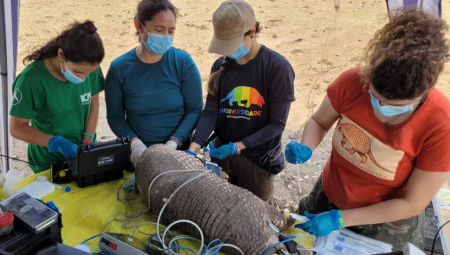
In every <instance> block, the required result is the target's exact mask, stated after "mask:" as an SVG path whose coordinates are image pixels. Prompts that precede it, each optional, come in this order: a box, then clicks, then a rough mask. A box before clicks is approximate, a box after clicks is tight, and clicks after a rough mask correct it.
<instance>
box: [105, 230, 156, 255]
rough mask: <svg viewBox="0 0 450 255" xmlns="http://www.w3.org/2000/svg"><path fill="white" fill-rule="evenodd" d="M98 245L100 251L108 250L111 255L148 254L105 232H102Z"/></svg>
mask: <svg viewBox="0 0 450 255" xmlns="http://www.w3.org/2000/svg"><path fill="white" fill-rule="evenodd" d="M98 246H99V247H100V249H101V250H102V251H105V250H106V251H108V252H110V253H111V254H113V255H148V253H146V252H144V251H141V250H139V249H137V248H136V247H134V246H131V245H129V244H128V243H125V242H124V241H121V240H119V239H117V238H115V237H113V236H111V235H109V234H107V233H102V235H101V237H100V241H99V242H98Z"/></svg>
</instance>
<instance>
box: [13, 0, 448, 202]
mask: <svg viewBox="0 0 450 255" xmlns="http://www.w3.org/2000/svg"><path fill="white" fill-rule="evenodd" d="M172 2H173V3H174V4H175V6H176V7H178V8H179V11H180V15H179V19H178V22H177V30H176V35H175V40H174V46H175V47H178V48H181V49H183V50H185V51H187V52H188V53H190V54H191V55H192V57H193V59H194V60H195V62H196V64H197V66H198V68H199V70H200V72H201V75H202V79H203V82H204V84H205V83H206V80H207V78H208V75H209V70H210V67H211V64H212V63H213V61H214V60H215V59H216V58H217V55H214V54H209V53H207V48H208V45H209V42H210V39H211V37H212V35H213V30H212V23H211V18H212V13H213V11H214V10H215V9H216V8H217V7H218V6H219V4H220V2H221V0H173V1H172ZM249 2H250V3H251V4H252V5H253V7H254V9H255V12H256V16H257V19H258V20H259V21H260V22H261V24H262V28H263V30H262V33H261V34H260V36H259V41H260V42H261V43H262V44H265V45H266V46H268V47H269V48H271V49H273V50H275V51H277V52H279V53H281V54H282V55H283V56H285V57H286V58H287V59H288V60H289V61H290V63H291V64H292V66H293V68H294V70H295V72H296V79H295V95H296V98H297V100H296V101H295V102H294V103H293V105H292V107H291V112H290V116H289V121H288V124H287V127H286V131H285V133H284V136H283V142H284V143H285V144H286V143H288V142H289V141H290V140H291V138H297V137H298V132H297V131H298V130H299V128H300V127H301V126H302V124H303V123H304V122H305V120H306V119H307V118H308V116H309V115H310V113H311V112H312V111H314V109H316V108H317V106H318V105H319V104H320V102H321V100H322V99H323V97H324V95H325V89H326V87H327V85H328V84H329V83H330V82H331V81H333V79H335V78H336V77H337V76H338V75H339V74H340V73H341V72H343V71H344V70H346V69H348V68H351V67H354V66H356V65H358V64H359V63H360V61H361V60H362V58H361V56H362V52H363V49H364V47H365V45H366V43H367V42H368V41H369V39H370V38H371V37H372V36H373V34H374V32H375V31H376V30H377V29H378V28H379V27H381V26H382V25H383V24H385V23H386V21H387V11H386V3H385V1H384V0H372V1H367V0H366V1H361V0H351V1H347V0H344V1H342V2H341V8H340V10H339V12H335V10H334V7H333V5H334V4H333V1H331V0H249ZM449 2H450V1H448V0H445V1H443V18H444V19H445V20H449V19H448V18H449V15H450V5H449V4H448V3H449ZM137 3H138V1H137V0H127V1H123V0H122V1H119V0H97V1H90V0H77V1H69V0H40V1H31V0H22V1H21V9H20V31H19V50H18V59H19V65H18V70H17V71H18V72H20V71H21V70H22V69H23V67H24V66H23V65H22V64H20V62H21V59H23V57H24V56H25V55H26V54H27V53H29V52H30V51H31V49H32V48H33V47H34V46H36V45H42V44H43V43H45V42H46V41H48V40H49V38H51V37H53V36H56V35H57V33H58V32H59V31H61V30H62V29H63V28H64V27H65V26H67V25H68V24H69V23H71V22H73V21H74V20H77V21H83V20H85V19H91V20H93V21H94V22H95V24H96V26H97V28H98V32H99V34H100V35H101V37H102V39H103V42H104V44H105V48H106V57H105V60H104V62H103V63H102V64H101V66H102V68H103V71H104V73H106V71H107V70H108V67H109V64H110V62H111V61H112V60H113V59H115V58H117V57H118V56H120V55H122V54H123V53H125V52H127V51H128V50H130V49H132V48H134V47H136V46H137V37H136V36H135V35H134V33H135V29H134V25H133V17H134V13H135V11H136V5H137ZM449 75H450V72H449V68H448V67H447V68H446V69H445V71H444V74H443V75H442V76H441V79H440V82H439V85H438V87H439V88H440V89H441V90H442V91H443V92H444V93H445V94H446V95H447V96H448V95H450V86H449V83H450V79H449ZM97 132H98V134H99V136H100V141H104V140H110V139H113V138H114V135H113V133H112V132H111V130H110V129H109V126H108V124H107V122H106V112H105V102H104V98H102V106H101V113H100V121H99V125H98V129H97ZM330 143H331V139H330V135H328V136H327V137H326V138H325V139H324V141H323V143H322V145H321V146H320V147H319V148H318V150H316V151H315V152H314V156H313V158H312V159H311V160H310V161H309V162H307V163H306V164H303V165H300V166H298V171H297V167H296V166H294V165H289V166H288V167H287V169H286V170H285V171H284V172H282V173H281V174H280V175H279V176H277V179H276V180H277V181H276V199H277V200H278V201H279V203H280V205H283V206H284V205H291V206H296V205H297V203H298V200H299V198H300V197H301V196H303V195H306V194H308V193H309V191H310V190H311V188H312V186H313V185H314V183H315V181H316V179H317V177H318V176H319V175H320V173H321V171H322V168H323V165H324V164H325V162H326V160H327V158H328V156H329V154H330V149H331V145H330ZM14 153H15V155H17V156H18V157H19V158H21V159H26V144H25V143H23V142H21V141H15V142H14ZM14 166H15V168H16V169H19V170H23V171H29V169H28V168H27V166H26V164H23V163H18V162H16V163H15V164H14ZM298 182H299V183H300V187H301V191H300V192H299V186H298Z"/></svg>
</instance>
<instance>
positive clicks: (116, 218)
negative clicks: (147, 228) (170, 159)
mask: <svg viewBox="0 0 450 255" xmlns="http://www.w3.org/2000/svg"><path fill="white" fill-rule="evenodd" d="M199 171H201V172H202V173H200V174H198V175H195V176H193V177H191V178H190V179H188V180H187V181H185V182H183V183H182V184H181V185H180V186H179V187H177V188H176V189H175V191H174V192H173V193H172V194H171V195H170V196H169V198H164V200H163V201H164V205H163V207H162V208H161V210H160V212H159V215H158V216H157V222H156V223H155V222H143V223H139V224H138V222H137V221H138V219H139V218H140V217H142V216H143V215H144V214H150V213H148V211H149V210H150V196H151V187H152V186H153V184H154V183H155V181H156V180H157V179H158V178H159V177H161V176H163V175H165V174H168V173H177V172H184V173H186V172H199ZM210 172H211V170H206V169H193V170H172V171H167V172H164V173H161V174H159V175H158V176H156V177H155V178H154V179H153V180H152V182H151V183H150V186H149V189H148V207H147V208H146V209H144V210H143V208H145V205H144V204H143V203H142V202H140V203H141V210H140V211H139V213H138V214H136V215H129V214H128V209H130V207H129V205H130V204H134V203H129V201H132V200H137V199H138V198H140V197H141V196H137V195H133V196H132V197H131V198H127V195H130V194H128V193H125V197H124V198H121V197H120V190H122V187H123V186H124V185H125V183H126V182H127V179H125V182H123V183H122V184H121V185H120V186H119V187H118V191H117V200H118V201H120V202H122V203H124V204H125V206H126V211H125V213H123V212H116V214H115V215H114V219H113V220H111V221H109V222H107V223H106V224H105V226H104V228H103V231H104V232H105V230H106V227H107V225H108V224H109V223H111V222H113V221H116V222H119V223H123V224H122V227H123V228H124V229H132V228H136V229H137V230H138V231H139V232H140V233H142V234H145V235H151V234H148V233H145V232H143V231H141V230H139V226H142V225H148V224H152V225H156V230H157V233H159V234H158V235H157V237H158V241H159V242H160V243H161V244H162V246H163V249H159V248H155V247H153V246H151V245H150V240H151V237H150V238H149V239H148V241H147V245H148V246H149V248H150V249H153V250H157V251H163V252H167V253H169V254H171V255H179V254H180V253H179V252H180V249H181V250H185V251H190V252H191V253H193V254H194V255H206V254H208V253H211V252H214V253H212V254H213V255H214V254H217V252H219V250H220V248H221V247H224V246H226V247H232V248H235V249H237V250H239V251H240V252H241V253H242V254H244V253H243V252H242V250H240V249H239V247H237V246H235V245H232V244H224V243H223V242H222V241H220V240H218V239H216V240H213V241H212V242H210V244H209V245H208V246H207V248H209V246H210V245H212V244H213V243H214V242H220V244H219V245H217V246H215V247H213V248H211V249H209V251H206V250H207V249H204V235H203V231H202V229H201V228H200V227H199V226H198V225H197V224H196V223H195V222H192V221H190V220H178V221H175V222H173V223H172V224H170V225H169V226H167V227H166V226H164V225H162V224H160V222H161V218H162V215H163V212H164V210H165V208H166V207H167V205H168V204H169V202H170V200H171V199H172V198H173V197H174V196H175V195H176V194H177V193H178V191H179V190H181V189H182V188H183V187H184V186H186V185H187V184H189V183H191V182H192V181H194V180H196V179H197V178H200V177H202V176H203V175H206V174H208V173H210ZM136 203H137V202H136ZM131 209H132V208H131ZM150 215H151V214H150ZM119 216H122V217H123V218H121V217H119ZM154 217H155V218H156V216H154ZM133 221H134V222H135V223H134V225H132V226H129V225H128V224H129V223H131V222H133ZM178 223H188V224H191V225H193V226H194V227H196V228H197V230H198V231H199V233H200V237H201V240H199V239H197V238H195V237H192V236H189V235H178V236H175V237H174V236H173V235H172V233H171V232H170V228H172V227H173V226H174V225H176V224H178ZM160 226H162V227H163V228H164V229H165V230H164V231H159V230H160V228H159V227H160ZM161 233H163V235H162V236H161ZM167 235H169V236H170V237H171V239H170V241H169V243H168V246H166V244H165V242H163V241H162V240H165V239H166V236H167ZM181 239H184V240H194V241H196V242H199V243H200V248H199V251H198V252H197V253H195V252H194V251H193V250H192V249H190V248H187V247H183V246H181V245H180V244H179V242H178V241H179V240H181ZM172 244H174V245H175V246H172ZM173 249H176V251H175V252H174V251H172V250H173ZM203 250H205V252H203Z"/></svg>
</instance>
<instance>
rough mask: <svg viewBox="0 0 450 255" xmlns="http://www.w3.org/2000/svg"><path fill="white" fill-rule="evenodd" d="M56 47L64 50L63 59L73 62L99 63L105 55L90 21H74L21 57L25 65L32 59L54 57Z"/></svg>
mask: <svg viewBox="0 0 450 255" xmlns="http://www.w3.org/2000/svg"><path fill="white" fill-rule="evenodd" d="M58 49H62V50H63V51H64V59H65V60H67V61H71V62H74V63H82V62H87V63H90V64H99V63H100V62H102V60H103V57H104V56H105V50H104V48H103V42H102V39H101V38H100V36H99V35H98V33H97V28H96V27H95V25H94V23H93V22H92V21H89V20H87V21H85V22H83V23H79V22H75V23H73V24H72V25H70V26H69V27H68V28H67V29H66V30H64V31H63V32H62V33H61V34H60V35H58V36H57V37H56V38H53V39H52V40H50V41H49V42H48V43H47V44H46V45H45V46H43V47H40V48H38V49H36V50H35V51H34V52H33V53H31V54H30V55H28V56H26V57H25V58H24V59H23V64H24V65H27V64H29V63H30V62H32V61H37V60H43V59H46V58H52V57H56V56H57V55H58Z"/></svg>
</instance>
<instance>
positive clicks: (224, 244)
mask: <svg viewBox="0 0 450 255" xmlns="http://www.w3.org/2000/svg"><path fill="white" fill-rule="evenodd" d="M222 247H231V248H234V249H236V250H238V251H239V252H240V253H241V255H245V254H244V252H243V251H242V250H241V248H239V247H237V246H236V245H233V244H226V243H223V244H219V245H216V246H214V247H212V248H211V249H209V250H207V251H206V253H205V255H208V253H210V252H212V251H214V250H215V249H217V248H222ZM262 255H264V253H263V254H262Z"/></svg>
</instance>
